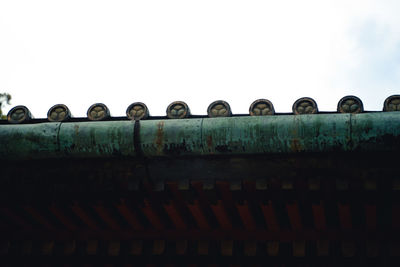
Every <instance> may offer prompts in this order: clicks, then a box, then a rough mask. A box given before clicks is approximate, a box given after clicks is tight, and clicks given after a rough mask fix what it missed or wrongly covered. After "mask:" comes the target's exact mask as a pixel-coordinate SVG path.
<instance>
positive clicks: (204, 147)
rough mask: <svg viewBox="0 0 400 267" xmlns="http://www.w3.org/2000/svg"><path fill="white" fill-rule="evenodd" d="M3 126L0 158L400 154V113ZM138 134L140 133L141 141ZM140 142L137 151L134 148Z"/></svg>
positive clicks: (0, 139)
mask: <svg viewBox="0 0 400 267" xmlns="http://www.w3.org/2000/svg"><path fill="white" fill-rule="evenodd" d="M139 124H140V125H137V126H139V127H137V128H135V127H134V122H133V121H105V122H74V123H73V122H70V123H41V124H32V125H29V124H25V125H0V142H1V146H0V158H3V159H31V158H32V159H33V158H62V157H65V158H75V157H76V158H79V157H93V158H96V157H102V158H106V157H120V156H125V157H135V156H137V154H138V153H137V151H135V147H136V148H140V149H141V154H143V155H144V156H146V157H159V156H161V157H176V156H204V155H240V154H245V155H246V154H269V153H271V154H272V153H273V154H282V153H284V154H286V153H314V152H348V151H391V152H395V151H398V150H399V149H400V113H398V112H384V113H383V112H377V113H362V114H313V115H297V116H295V115H280V116H254V117H230V118H202V119H180V120H147V121H140V123H139ZM135 129H136V130H137V131H138V132H137V133H136V139H135V133H134V131H135ZM135 140H136V142H137V143H136V146H135Z"/></svg>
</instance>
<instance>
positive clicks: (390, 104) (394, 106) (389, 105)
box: [383, 95, 400, 111]
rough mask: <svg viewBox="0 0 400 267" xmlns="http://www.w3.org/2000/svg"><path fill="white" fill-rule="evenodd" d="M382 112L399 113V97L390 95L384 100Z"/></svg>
mask: <svg viewBox="0 0 400 267" xmlns="http://www.w3.org/2000/svg"><path fill="white" fill-rule="evenodd" d="M383 111H400V95H392V96H389V97H388V98H386V100H385V103H384V104H383Z"/></svg>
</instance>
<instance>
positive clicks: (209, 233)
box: [0, 152, 400, 266]
mask: <svg viewBox="0 0 400 267" xmlns="http://www.w3.org/2000/svg"><path fill="white" fill-rule="evenodd" d="M3 164H4V165H3V166H2V179H1V195H0V198H1V202H0V203H1V206H0V228H1V242H2V244H1V249H0V253H2V254H3V259H5V260H6V259H7V260H9V261H10V262H12V263H13V264H22V263H27V264H28V263H29V264H31V263H32V262H34V263H35V264H34V265H36V263H38V262H40V263H48V264H55V263H60V262H63V263H66V264H71V265H76V264H84V263H85V264H95V265H97V264H113V265H114V266H125V264H128V265H126V266H129V264H132V266H136V265H148V264H156V265H164V264H173V265H176V264H177V265H188V264H190V265H193V266H200V265H201V266H202V265H209V264H218V265H233V266H235V265H251V266H253V265H257V264H261V265H264V264H267V263H268V264H267V265H272V266H291V265H296V266H320V265H321V264H323V265H325V266H343V265H362V266H365V265H373V266H384V265H396V264H395V263H396V262H397V260H398V259H397V257H398V256H400V253H399V252H400V239H399V237H400V231H399V230H400V191H399V190H400V176H399V175H398V165H397V164H398V160H397V154H396V153H393V152H370V153H299V154H294V155H268V156H266V155H259V156H249V155H247V156H225V157H224V156H218V157H217V156H208V157H204V156H202V157H181V158H179V159H177V158H165V157H159V158H152V159H144V158H141V159H138V158H114V159H90V158H85V159H79V160H72V159H63V160H56V159H53V160H49V159H48V160H30V161H5V162H4V163H3Z"/></svg>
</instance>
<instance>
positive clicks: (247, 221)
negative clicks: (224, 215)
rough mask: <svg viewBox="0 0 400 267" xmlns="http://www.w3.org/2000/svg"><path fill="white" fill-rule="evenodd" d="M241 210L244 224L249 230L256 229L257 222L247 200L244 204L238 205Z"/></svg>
mask: <svg viewBox="0 0 400 267" xmlns="http://www.w3.org/2000/svg"><path fill="white" fill-rule="evenodd" d="M236 208H237V209H238V211H239V215H240V218H241V219H242V222H243V225H244V227H245V228H246V229H247V230H255V229H256V222H255V220H254V217H253V215H252V214H251V212H250V209H249V205H248V203H247V201H245V203H244V204H243V205H239V204H238V205H236Z"/></svg>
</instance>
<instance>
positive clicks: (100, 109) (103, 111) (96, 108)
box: [87, 103, 110, 121]
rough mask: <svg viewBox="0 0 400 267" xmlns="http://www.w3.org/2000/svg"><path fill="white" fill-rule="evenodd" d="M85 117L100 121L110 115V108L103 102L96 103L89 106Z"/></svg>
mask: <svg viewBox="0 0 400 267" xmlns="http://www.w3.org/2000/svg"><path fill="white" fill-rule="evenodd" d="M87 117H88V119H89V120H91V121H101V120H105V119H108V118H109V117H110V110H109V109H108V108H107V106H106V105H104V104H103V103H96V104H93V105H91V106H90V107H89V109H88V111H87Z"/></svg>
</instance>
